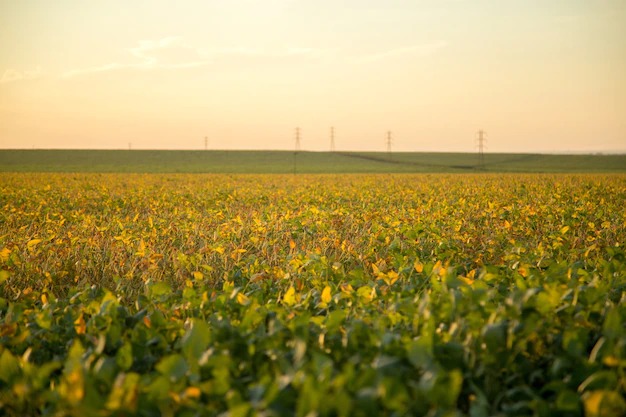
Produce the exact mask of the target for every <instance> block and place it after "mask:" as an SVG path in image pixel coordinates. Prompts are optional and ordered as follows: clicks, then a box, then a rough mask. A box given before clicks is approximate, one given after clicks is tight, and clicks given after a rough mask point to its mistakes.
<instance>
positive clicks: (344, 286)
mask: <svg viewBox="0 0 626 417" xmlns="http://www.w3.org/2000/svg"><path fill="white" fill-rule="evenodd" d="M339 288H341V292H343V293H346V294H350V293H352V292H354V288H352V285H350V284H341V285H340V286H339Z"/></svg>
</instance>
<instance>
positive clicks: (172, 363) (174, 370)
mask: <svg viewBox="0 0 626 417" xmlns="http://www.w3.org/2000/svg"><path fill="white" fill-rule="evenodd" d="M188 369H189V367H188V366H187V362H186V361H185V358H183V357H182V356H181V355H178V354H175V355H169V356H166V357H164V358H163V359H161V361H160V362H159V363H158V364H157V366H156V370H157V371H159V372H160V373H161V374H162V375H163V376H166V377H168V378H169V380H170V381H172V382H176V381H178V380H180V379H181V378H182V377H184V376H185V374H186V373H187V370H188Z"/></svg>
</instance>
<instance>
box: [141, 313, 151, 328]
mask: <svg viewBox="0 0 626 417" xmlns="http://www.w3.org/2000/svg"><path fill="white" fill-rule="evenodd" d="M143 324H145V325H146V327H147V328H148V329H149V328H150V327H152V321H151V320H150V317H148V316H143Z"/></svg>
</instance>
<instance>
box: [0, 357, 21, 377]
mask: <svg viewBox="0 0 626 417" xmlns="http://www.w3.org/2000/svg"><path fill="white" fill-rule="evenodd" d="M19 372H20V362H19V360H18V359H17V358H16V357H15V356H13V355H12V354H11V352H9V350H8V349H4V350H3V351H2V354H1V355H0V380H2V381H4V382H7V383H9V382H11V381H12V380H13V377H15V376H16V375H18V374H19Z"/></svg>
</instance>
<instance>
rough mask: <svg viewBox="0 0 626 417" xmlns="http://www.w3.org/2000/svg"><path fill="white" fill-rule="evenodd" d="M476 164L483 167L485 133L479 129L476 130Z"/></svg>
mask: <svg viewBox="0 0 626 417" xmlns="http://www.w3.org/2000/svg"><path fill="white" fill-rule="evenodd" d="M476 140H477V141H478V165H479V167H480V169H485V144H486V142H487V133H486V132H485V131H484V130H482V129H480V130H479V131H478V136H477V139H476Z"/></svg>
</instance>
